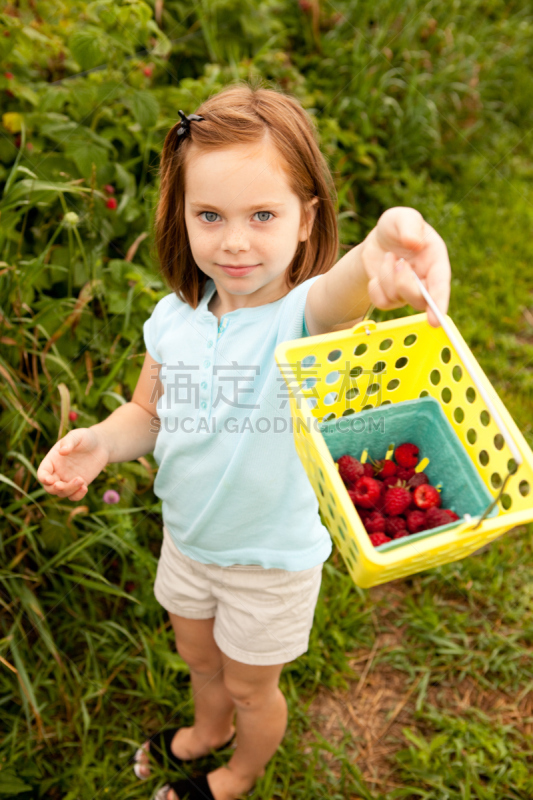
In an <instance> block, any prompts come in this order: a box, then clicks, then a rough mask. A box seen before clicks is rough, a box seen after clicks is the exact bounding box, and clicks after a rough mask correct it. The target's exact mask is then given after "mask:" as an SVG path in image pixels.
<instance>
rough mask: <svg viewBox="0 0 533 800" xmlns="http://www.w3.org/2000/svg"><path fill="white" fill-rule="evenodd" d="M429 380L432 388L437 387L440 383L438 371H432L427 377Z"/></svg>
mask: <svg viewBox="0 0 533 800" xmlns="http://www.w3.org/2000/svg"><path fill="white" fill-rule="evenodd" d="M429 380H430V381H431V383H432V384H433V386H437V384H439V383H440V372H439V371H438V369H434V370H432V372H431V374H430V376H429Z"/></svg>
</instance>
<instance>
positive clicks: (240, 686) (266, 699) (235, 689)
mask: <svg viewBox="0 0 533 800" xmlns="http://www.w3.org/2000/svg"><path fill="white" fill-rule="evenodd" d="M224 684H225V686H226V690H227V692H228V694H229V696H230V697H231V699H232V701H233V703H234V705H235V706H236V707H237V708H241V709H244V710H249V711H251V710H255V709H259V708H264V707H265V706H269V705H272V703H274V702H275V701H276V699H277V698H278V697H279V696H280V695H281V697H283V695H282V694H281V690H280V689H279V687H278V685H277V684H274V685H266V686H265V685H263V684H262V685H259V686H256V685H254V684H250V683H244V682H242V681H236V680H235V679H233V678H229V677H227V676H224Z"/></svg>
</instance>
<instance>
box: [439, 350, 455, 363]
mask: <svg viewBox="0 0 533 800" xmlns="http://www.w3.org/2000/svg"><path fill="white" fill-rule="evenodd" d="M440 357H441V358H442V360H443V361H444V363H445V364H449V362H450V358H451V357H452V354H451V352H450V348H449V347H443V348H442V350H441V351H440Z"/></svg>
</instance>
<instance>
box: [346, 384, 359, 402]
mask: <svg viewBox="0 0 533 800" xmlns="http://www.w3.org/2000/svg"><path fill="white" fill-rule="evenodd" d="M358 395H359V389H358V388H357V387H356V386H354V388H353V389H348V391H347V392H346V399H347V400H353V399H354V397H358Z"/></svg>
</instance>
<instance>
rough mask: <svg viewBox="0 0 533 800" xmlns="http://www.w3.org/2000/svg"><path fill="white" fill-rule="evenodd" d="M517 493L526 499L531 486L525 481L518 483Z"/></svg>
mask: <svg viewBox="0 0 533 800" xmlns="http://www.w3.org/2000/svg"><path fill="white" fill-rule="evenodd" d="M518 491H519V492H520V494H521V495H522V497H527V496H528V494H529V492H530V491H531V486H530V485H529V483H528V482H527V481H520V484H519V486H518Z"/></svg>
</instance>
